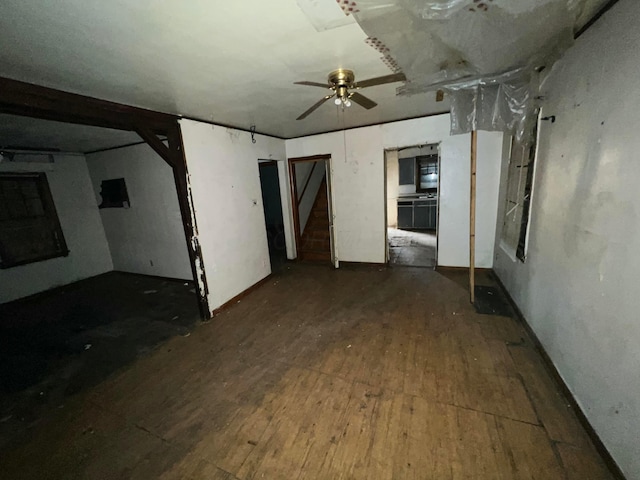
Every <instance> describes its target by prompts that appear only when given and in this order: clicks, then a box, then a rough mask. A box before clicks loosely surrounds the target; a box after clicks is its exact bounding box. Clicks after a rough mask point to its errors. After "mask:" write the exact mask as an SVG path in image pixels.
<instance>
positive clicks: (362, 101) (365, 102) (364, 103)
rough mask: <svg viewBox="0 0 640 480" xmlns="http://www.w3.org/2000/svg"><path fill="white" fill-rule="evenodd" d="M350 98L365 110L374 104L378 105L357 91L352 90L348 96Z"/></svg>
mask: <svg viewBox="0 0 640 480" xmlns="http://www.w3.org/2000/svg"><path fill="white" fill-rule="evenodd" d="M349 99H350V100H353V101H354V102H356V103H357V104H358V105H360V106H361V107H364V108H366V109H367V110H370V109H372V108H373V107H375V106H376V105H378V104H377V103H376V102H374V101H373V100H370V99H368V98H367V97H365V96H364V95H360V94H359V93H358V92H353V93H352V94H351V95H350V96H349Z"/></svg>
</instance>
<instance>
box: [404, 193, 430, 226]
mask: <svg viewBox="0 0 640 480" xmlns="http://www.w3.org/2000/svg"><path fill="white" fill-rule="evenodd" d="M437 224H438V200H437V199H435V198H433V199H424V200H422V199H413V200H398V228H413V229H417V230H435V229H436V226H437Z"/></svg>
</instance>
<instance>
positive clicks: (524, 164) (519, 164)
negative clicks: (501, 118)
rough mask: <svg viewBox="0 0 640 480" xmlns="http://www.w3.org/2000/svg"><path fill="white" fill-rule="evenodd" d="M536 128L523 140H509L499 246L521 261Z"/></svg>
mask: <svg viewBox="0 0 640 480" xmlns="http://www.w3.org/2000/svg"><path fill="white" fill-rule="evenodd" d="M536 139H537V125H534V130H533V134H532V135H531V136H528V137H527V136H526V135H525V137H524V138H523V140H522V141H518V140H516V139H515V138H513V139H512V141H511V153H510V159H509V175H508V180H507V197H506V206H505V215H504V224H503V226H502V242H501V244H502V246H503V248H505V250H507V251H508V252H509V253H511V254H512V255H514V256H515V257H517V258H519V259H520V260H521V261H523V262H524V260H525V257H526V253H527V228H528V226H529V209H530V206H531V193H532V191H533V173H534V168H533V166H534V160H535V157H536Z"/></svg>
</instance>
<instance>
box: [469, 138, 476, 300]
mask: <svg viewBox="0 0 640 480" xmlns="http://www.w3.org/2000/svg"><path fill="white" fill-rule="evenodd" d="M477 152H478V132H477V131H476V130H474V131H473V132H471V178H470V180H471V189H470V190H471V192H470V197H471V198H470V209H469V293H470V299H471V303H474V302H475V300H476V156H477Z"/></svg>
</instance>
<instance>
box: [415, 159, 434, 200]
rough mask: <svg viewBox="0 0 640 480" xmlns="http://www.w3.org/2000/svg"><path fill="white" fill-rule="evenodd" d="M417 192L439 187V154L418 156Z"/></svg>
mask: <svg viewBox="0 0 640 480" xmlns="http://www.w3.org/2000/svg"><path fill="white" fill-rule="evenodd" d="M416 172H417V176H416V192H436V191H437V189H438V154H435V155H424V156H421V157H416Z"/></svg>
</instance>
